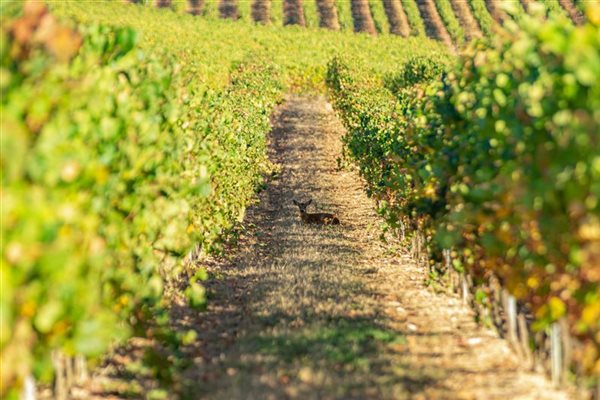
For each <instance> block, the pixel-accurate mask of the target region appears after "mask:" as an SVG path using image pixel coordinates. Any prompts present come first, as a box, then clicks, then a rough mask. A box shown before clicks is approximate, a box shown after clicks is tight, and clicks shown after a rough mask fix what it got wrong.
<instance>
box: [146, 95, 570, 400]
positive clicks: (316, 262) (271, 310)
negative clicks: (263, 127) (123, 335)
mask: <svg viewBox="0 0 600 400" xmlns="http://www.w3.org/2000/svg"><path fill="white" fill-rule="evenodd" d="M273 125H274V129H273V132H272V137H271V146H270V149H271V159H272V160H273V161H274V162H275V163H277V164H279V165H280V168H281V170H280V173H279V174H278V176H276V177H275V178H274V179H273V180H272V181H271V182H270V183H269V185H268V188H267V189H266V190H265V191H263V192H261V193H260V195H259V197H260V203H259V204H257V205H256V206H253V207H251V208H250V209H249V210H248V213H247V216H246V222H245V225H246V230H245V232H244V234H242V235H241V237H240V240H239V242H238V245H237V246H236V247H235V248H234V249H231V251H230V252H228V256H227V257H223V258H221V259H218V260H211V261H210V262H207V263H206V266H207V268H208V270H209V271H210V273H211V276H212V279H211V280H210V281H209V282H208V284H207V286H208V289H209V292H210V296H211V297H210V301H209V306H208V310H207V311H206V312H204V313H196V312H193V311H191V310H190V309H188V308H187V307H185V305H184V303H182V302H177V301H176V302H175V304H174V305H173V312H172V318H173V323H174V325H175V326H177V327H178V328H179V329H181V330H186V329H190V328H191V329H194V330H196V331H197V333H198V339H197V340H196V341H195V342H194V343H193V344H192V345H189V346H187V347H185V348H184V349H183V355H182V357H184V358H185V359H187V360H188V361H189V366H188V368H187V369H186V371H185V378H186V380H185V388H184V389H183V391H184V392H185V393H186V397H187V398H190V399H197V398H210V399H283V398H298V399H312V398H314V399H367V398H374V399H375V398H377V399H387V398H390V399H391V398H396V399H506V398H513V399H514V398H517V399H561V398H566V395H564V394H563V393H559V392H555V391H553V390H552V389H551V388H550V385H549V383H548V381H547V380H545V379H544V378H543V377H541V376H540V375H536V374H533V373H530V372H527V371H524V370H523V369H522V368H521V367H520V365H519V362H518V360H517V359H516V358H515V356H514V355H513V353H512V352H511V350H510V349H509V345H508V344H507V343H506V342H505V341H503V340H502V339H499V338H498V337H497V336H496V335H495V334H493V333H492V332H490V331H487V330H484V329H482V328H480V327H478V326H477V325H476V324H475V323H474V322H473V316H472V314H471V312H470V311H469V310H468V309H466V308H465V307H463V306H462V305H461V304H460V301H459V300H458V299H457V298H456V297H454V296H451V295H446V294H443V293H442V294H440V293H434V292H433V290H431V289H429V288H427V287H425V285H424V280H425V279H424V278H425V276H424V271H423V269H422V268H420V267H418V266H417V265H415V263H414V262H413V261H412V260H411V259H410V258H409V257H408V256H406V255H405V254H404V252H403V251H397V250H396V251H390V250H393V249H394V248H396V249H399V248H400V247H398V244H397V243H388V244H385V245H384V244H383V242H381V241H380V240H379V235H380V232H381V231H380V228H379V219H378V217H377V216H376V215H375V213H374V211H373V204H372V202H371V201H370V200H369V199H368V198H367V197H366V195H365V194H364V190H363V188H362V184H361V181H360V179H359V178H358V176H357V174H356V173H355V172H353V171H349V170H342V171H340V170H338V168H337V163H336V158H337V157H338V156H339V155H340V152H341V143H340V140H339V138H340V136H341V135H342V133H343V130H342V127H341V125H340V123H339V122H338V121H337V119H336V118H335V116H334V114H333V113H332V112H331V111H330V108H329V107H328V106H327V104H326V102H325V101H324V100H323V99H315V98H304V97H291V98H289V99H288V100H287V101H286V103H285V104H284V105H282V106H281V107H280V108H279V110H278V111H277V113H276V114H275V115H274V116H273ZM308 197H311V198H313V199H314V201H316V202H317V204H318V209H319V210H320V211H327V212H334V213H336V214H337V215H338V216H339V217H340V220H341V223H342V224H341V225H340V226H327V227H323V226H314V225H303V224H301V222H300V218H299V215H298V211H297V207H296V206H294V205H293V203H292V199H293V198H298V199H301V200H304V199H306V198H308ZM138 386H139V385H138ZM142 386H143V385H142ZM142 391H143V389H142ZM170 396H173V395H172V394H170Z"/></svg>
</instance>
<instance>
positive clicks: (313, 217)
mask: <svg viewBox="0 0 600 400" xmlns="http://www.w3.org/2000/svg"><path fill="white" fill-rule="evenodd" d="M311 203H312V199H310V200H308V201H306V202H304V203H300V202H298V201H296V200H294V204H295V205H297V206H298V208H299V209H300V219H302V222H304V223H305V224H321V225H339V224H340V220H339V219H338V217H336V216H335V215H334V214H330V213H308V212H306V209H307V208H308V206H309V205H310V204H311Z"/></svg>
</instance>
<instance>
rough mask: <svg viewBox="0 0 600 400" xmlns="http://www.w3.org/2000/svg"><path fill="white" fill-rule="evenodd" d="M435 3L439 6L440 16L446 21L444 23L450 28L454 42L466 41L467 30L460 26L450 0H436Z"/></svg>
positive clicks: (449, 31)
mask: <svg viewBox="0 0 600 400" xmlns="http://www.w3.org/2000/svg"><path fill="white" fill-rule="evenodd" d="M435 5H436V6H437V10H438V12H439V14H440V17H441V18H442V20H443V21H444V25H446V29H447V30H448V33H449V34H450V36H451V37H452V40H453V41H454V43H456V44H462V43H464V41H465V32H464V31H463V29H462V27H461V26H460V23H459V22H458V19H456V15H454V10H453V9H452V5H451V4H450V0H436V1H435Z"/></svg>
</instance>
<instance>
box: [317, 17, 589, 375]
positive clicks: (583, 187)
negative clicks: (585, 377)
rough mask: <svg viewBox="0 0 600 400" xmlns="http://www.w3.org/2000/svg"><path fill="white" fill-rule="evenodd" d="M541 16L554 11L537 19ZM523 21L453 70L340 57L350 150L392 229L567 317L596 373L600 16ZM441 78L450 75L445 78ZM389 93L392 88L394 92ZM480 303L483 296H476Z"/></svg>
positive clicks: (335, 67) (335, 89)
mask: <svg viewBox="0 0 600 400" xmlns="http://www.w3.org/2000/svg"><path fill="white" fill-rule="evenodd" d="M541 12H542V13H543V14H545V10H541ZM594 12H595V13H598V12H599V10H598V9H593V8H591V9H590V14H588V18H589V20H590V21H591V22H590V23H588V24H586V25H584V26H581V27H575V26H573V25H572V24H571V23H570V22H569V21H568V20H567V18H566V16H563V15H554V16H553V15H551V16H550V17H549V19H548V20H545V18H546V17H545V16H544V15H535V16H525V15H523V16H522V17H521V24H520V25H517V24H516V23H511V24H507V26H506V27H505V28H506V32H504V33H499V34H498V35H497V36H496V38H495V39H494V40H493V41H492V43H490V44H483V43H475V44H473V45H472V46H470V47H469V49H468V50H467V51H466V52H465V53H464V54H463V55H462V56H461V57H460V59H459V60H458V62H457V63H456V66H455V67H453V68H447V67H445V66H444V64H440V62H439V60H437V59H436V57H435V55H432V57H431V58H430V59H427V58H416V59H412V60H410V61H408V62H407V63H406V64H405V65H404V66H402V67H400V72H398V73H397V74H396V75H393V74H392V75H389V76H388V77H387V78H386V79H385V80H384V81H383V82H382V81H381V80H379V79H376V78H373V77H372V76H371V75H370V74H369V73H368V72H365V71H363V70H361V69H359V68H351V67H349V66H348V63H346V62H344V61H343V60H340V59H334V60H332V61H331V62H330V64H329V70H328V75H327V84H328V87H329V89H330V93H331V95H332V97H333V100H334V106H335V108H336V109H337V111H338V112H339V113H340V115H341V118H342V121H343V122H344V125H345V126H346V128H347V131H348V133H347V135H346V136H345V138H344V140H345V144H346V149H347V152H348V154H349V156H350V157H351V158H352V159H354V160H355V161H356V162H357V163H358V165H359V167H360V170H361V173H362V175H363V177H364V178H365V179H366V181H367V182H368V190H369V193H370V194H371V195H372V196H374V197H375V198H376V199H377V200H378V203H379V209H380V212H381V214H382V215H383V216H384V217H385V218H386V220H387V221H388V224H389V227H390V228H399V227H400V226H401V225H402V224H404V226H407V225H408V226H412V227H413V228H420V229H422V230H423V231H424V232H425V233H426V236H427V237H428V238H429V240H428V246H429V250H430V252H431V256H432V258H433V259H434V260H438V261H441V260H442V257H441V254H440V250H441V249H444V248H446V249H447V248H452V249H453V256H454V267H455V268H456V269H457V270H463V269H466V270H468V271H469V272H470V273H471V274H472V275H473V276H474V277H475V281H485V280H486V279H487V278H489V277H490V276H491V275H492V274H493V275H495V276H497V277H499V278H500V280H501V282H502V283H503V285H504V286H505V287H507V288H508V290H509V291H510V292H511V293H512V294H513V295H515V296H516V297H517V299H519V300H520V301H522V302H524V303H526V304H527V305H528V306H529V307H530V308H531V309H532V310H533V312H534V314H535V317H536V322H535V324H534V328H535V329H538V330H540V329H545V328H546V327H548V326H549V324H550V323H552V322H554V321H556V320H558V319H560V318H566V319H567V320H568V322H569V325H570V327H571V332H572V334H573V335H575V336H576V337H578V338H579V339H580V340H581V342H582V344H583V346H582V347H580V348H577V349H574V350H573V351H574V357H575V360H576V362H577V363H578V365H579V368H581V369H582V370H584V371H585V372H586V373H587V374H590V375H595V376H597V375H598V374H600V287H599V286H600V158H599V157H600V156H599V155H600V137H599V136H598V135H599V133H600V113H599V110H600V80H599V79H598V77H600V28H599V26H600V21H599V20H600V19H598V18H595V17H594V15H597V14H594ZM440 71H443V72H440ZM386 86H387V87H388V88H389V89H391V90H392V92H390V91H389V90H387V89H386ZM480 297H481V296H480Z"/></svg>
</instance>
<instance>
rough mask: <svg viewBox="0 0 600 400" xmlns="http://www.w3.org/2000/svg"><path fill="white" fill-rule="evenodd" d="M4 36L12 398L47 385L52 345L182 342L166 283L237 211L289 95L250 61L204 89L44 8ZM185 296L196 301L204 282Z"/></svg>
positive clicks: (99, 347)
mask: <svg viewBox="0 0 600 400" xmlns="http://www.w3.org/2000/svg"><path fill="white" fill-rule="evenodd" d="M3 27H5V28H4V29H3V30H2V33H1V34H2V43H4V44H6V45H5V46H4V45H3V46H2V49H3V52H2V54H0V56H1V60H2V68H3V71H4V73H5V74H6V75H5V77H6V79H5V80H4V81H3V86H2V94H3V96H2V99H3V100H2V104H1V106H2V113H3V119H2V131H3V132H5V133H7V134H5V135H3V136H2V141H3V145H2V154H1V162H2V166H3V169H2V182H3V184H2V185H3V187H2V204H3V209H2V212H3V214H2V236H3V238H4V240H3V243H2V254H3V259H2V275H3V287H2V296H1V298H0V307H1V309H2V310H3V313H2V318H3V320H2V321H1V322H2V329H3V330H2V340H1V342H0V347H1V349H2V355H1V357H2V358H1V360H2V365H7V366H10V368H6V369H2V376H1V377H0V378H1V379H0V381H1V382H2V387H0V392H1V393H2V395H3V396H4V395H7V393H9V392H10V391H11V390H16V389H17V388H18V387H19V386H20V385H21V384H22V383H23V379H24V377H25V376H27V375H28V374H30V373H33V374H34V375H35V376H36V378H38V379H39V380H41V381H49V380H50V379H51V377H52V370H53V369H52V363H51V357H50V355H51V351H54V350H61V351H62V352H64V353H66V354H82V355H84V356H86V357H88V358H95V357H99V356H100V355H101V354H102V353H103V352H104V351H105V350H106V349H107V348H108V346H109V344H111V343H112V342H114V341H119V340H123V339H125V338H126V337H128V336H129V335H131V334H135V335H141V336H147V335H149V336H153V337H161V338H163V340H164V341H165V342H167V343H170V344H171V345H173V346H175V347H177V346H178V345H179V343H180V341H181V338H178V337H175V336H173V334H172V333H170V331H169V330H168V328H167V327H166V325H165V324H166V322H167V318H166V310H165V309H164V307H163V306H164V304H165V303H164V298H163V288H164V287H165V285H168V284H169V282H170V281H171V280H173V279H177V278H178V277H179V276H180V275H181V274H182V273H183V259H184V257H185V256H186V254H188V252H189V251H190V250H191V249H192V248H193V247H194V246H196V245H199V246H201V247H202V248H203V249H204V250H205V251H211V250H214V249H218V248H219V243H220V240H221V239H222V237H223V235H224V234H226V233H227V231H228V230H229V229H230V228H231V227H232V226H233V224H234V223H236V221H238V220H239V218H240V215H242V214H243V211H244V208H245V207H246V205H247V204H248V202H249V201H250V199H251V197H252V196H253V193H254V191H255V188H256V187H257V185H258V184H259V183H260V181H261V179H262V174H263V173H265V172H266V171H267V169H268V162H267V159H266V151H265V134H266V132H267V131H268V130H269V120H268V115H269V114H270V110H271V108H272V107H273V106H274V104H275V102H276V101H277V100H278V98H279V96H280V93H281V87H280V83H279V82H278V80H277V74H276V73H275V71H274V70H273V69H272V68H266V67H261V66H258V64H256V65H245V64H240V65H239V66H238V67H236V68H235V69H234V70H233V72H232V75H231V81H232V83H231V84H230V85H229V86H227V87H226V88H224V89H223V91H221V92H218V91H208V90H207V88H206V87H205V86H204V85H203V83H202V81H201V80H200V79H198V78H197V77H195V76H194V75H187V76H186V77H185V79H182V80H178V79H174V78H173V77H174V76H175V75H176V73H175V71H176V70H178V69H180V67H179V65H178V60H177V59H176V58H174V57H173V56H167V54H166V53H165V54H162V55H160V56H159V55H156V56H155V55H152V56H150V55H149V53H146V54H144V53H143V52H141V51H139V50H138V49H137V48H136V37H137V34H136V32H135V31H133V30H131V29H129V28H118V29H113V28H107V27H103V26H101V25H86V26H85V27H79V28H76V29H71V28H68V27H66V26H63V25H60V24H59V23H58V22H56V20H55V19H54V17H52V16H51V15H50V14H48V13H47V11H46V9H45V7H44V6H43V4H42V3H39V2H28V3H25V8H24V14H23V15H22V16H20V17H17V18H15V19H12V20H3ZM42 27H44V29H43V30H42ZM124 71H126V72H124ZM189 71H191V70H189ZM224 200H225V201H224ZM186 294H187V295H188V300H189V302H190V306H192V307H197V306H202V304H203V302H204V291H203V289H202V288H201V286H199V284H198V283H197V280H196V279H194V280H193V281H191V282H190V286H189V288H188V290H187V291H186ZM12 395H15V393H14V392H13V393H12Z"/></svg>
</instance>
